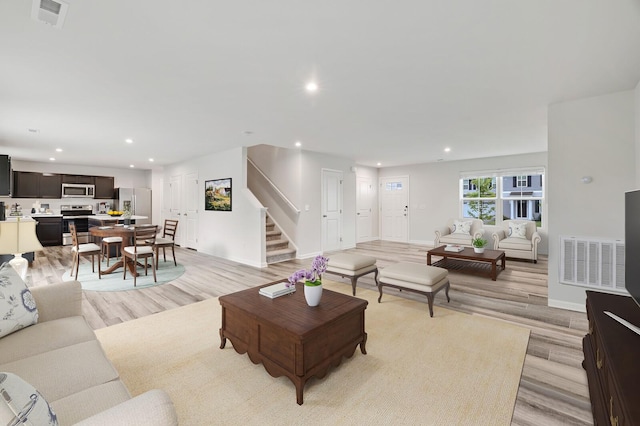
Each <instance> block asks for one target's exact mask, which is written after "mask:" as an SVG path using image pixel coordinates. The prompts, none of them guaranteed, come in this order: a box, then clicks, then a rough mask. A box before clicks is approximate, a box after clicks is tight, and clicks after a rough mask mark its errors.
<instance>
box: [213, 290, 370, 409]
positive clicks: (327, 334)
mask: <svg viewBox="0 0 640 426" xmlns="http://www.w3.org/2000/svg"><path fill="white" fill-rule="evenodd" d="M283 281H285V280H280V281H276V282H274V283H270V284H265V286H267V285H271V284H275V283H277V282H283ZM263 287H264V286H263ZM258 291H259V287H255V288H250V289H248V290H243V291H239V292H237V293H232V294H228V295H226V296H221V297H220V298H219V299H218V300H219V301H220V305H222V327H221V328H220V349H224V347H225V344H226V342H227V339H229V340H230V341H231V343H232V344H233V348H234V349H235V350H236V352H238V353H240V354H244V353H248V355H249V359H250V360H251V361H252V362H253V363H254V364H258V363H262V365H264V368H265V370H267V372H268V373H269V374H270V375H272V376H273V377H280V376H286V377H288V378H289V379H290V380H291V381H292V382H293V384H294V385H295V387H296V400H297V402H298V404H300V405H302V403H303V397H302V391H303V389H304V385H305V383H306V382H307V380H309V379H310V378H311V377H313V376H317V377H320V378H322V377H324V376H325V375H326V374H327V371H328V370H329V367H330V366H332V365H333V366H338V365H340V363H341V362H342V358H343V357H347V358H350V357H351V356H352V355H353V353H354V352H355V350H356V347H357V346H358V345H360V351H361V352H362V353H363V354H366V353H367V351H366V348H365V345H366V342H367V333H365V331H364V310H365V309H366V308H367V303H368V302H367V301H366V300H362V299H358V298H355V297H351V296H346V295H344V294H340V293H336V292H334V291H330V290H327V289H323V291H322V300H321V301H320V305H318V306H316V307H310V306H308V305H307V303H306V302H305V299H304V286H303V285H302V284H298V285H297V286H296V291H295V293H292V294H289V295H285V296H280V297H277V298H275V299H270V298H268V297H265V296H262V295H260V294H259V293H258Z"/></svg>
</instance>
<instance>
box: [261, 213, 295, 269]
mask: <svg viewBox="0 0 640 426" xmlns="http://www.w3.org/2000/svg"><path fill="white" fill-rule="evenodd" d="M266 226H267V264H271V263H278V262H284V261H285V260H290V259H295V257H296V250H295V249H293V248H290V247H289V240H287V239H286V238H285V237H283V236H282V232H280V229H278V227H277V226H276V224H275V223H273V221H272V220H271V218H270V217H269V215H268V214H267V222H266Z"/></svg>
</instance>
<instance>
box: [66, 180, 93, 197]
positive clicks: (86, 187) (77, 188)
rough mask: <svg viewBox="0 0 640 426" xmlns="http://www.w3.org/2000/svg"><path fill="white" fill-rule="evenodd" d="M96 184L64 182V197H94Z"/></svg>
mask: <svg viewBox="0 0 640 426" xmlns="http://www.w3.org/2000/svg"><path fill="white" fill-rule="evenodd" d="M95 194H96V186H95V185H90V184H82V183H63V184H62V198H94V197H95Z"/></svg>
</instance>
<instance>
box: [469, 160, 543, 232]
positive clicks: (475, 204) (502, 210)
mask: <svg viewBox="0 0 640 426" xmlns="http://www.w3.org/2000/svg"><path fill="white" fill-rule="evenodd" d="M523 172H525V173H523ZM485 173H486V175H485V176H482V175H480V174H479V176H478V177H474V176H471V177H470V175H471V174H466V176H463V177H462V178H461V179H460V181H461V191H460V194H461V196H460V201H461V210H462V216H463V217H468V218H479V219H482V221H483V222H484V223H485V224H487V225H495V224H497V223H501V222H502V221H504V220H510V219H520V220H533V221H535V222H536V223H537V226H538V227H541V226H542V220H543V218H542V211H543V209H542V203H543V201H544V169H542V168H539V169H532V170H526V171H525V170H522V171H520V172H518V171H516V170H514V171H503V172H501V171H492V172H483V173H482V174H483V175H484V174H485Z"/></svg>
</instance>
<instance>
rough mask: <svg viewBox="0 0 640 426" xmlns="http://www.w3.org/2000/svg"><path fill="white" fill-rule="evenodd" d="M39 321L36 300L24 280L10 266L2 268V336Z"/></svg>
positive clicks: (0, 276)
mask: <svg viewBox="0 0 640 426" xmlns="http://www.w3.org/2000/svg"><path fill="white" fill-rule="evenodd" d="M37 322H38V309H37V308H36V302H35V300H34V299H33V295H32V294H31V292H30V291H29V289H28V288H27V286H26V285H25V283H24V281H22V279H21V278H20V276H19V275H18V274H17V273H16V272H15V271H14V270H13V268H12V267H10V266H7V267H5V268H3V269H2V270H0V337H3V336H6V335H7V334H11V333H13V332H15V331H18V330H20V329H22V328H24V327H28V326H30V325H33V324H35V323H37Z"/></svg>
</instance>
